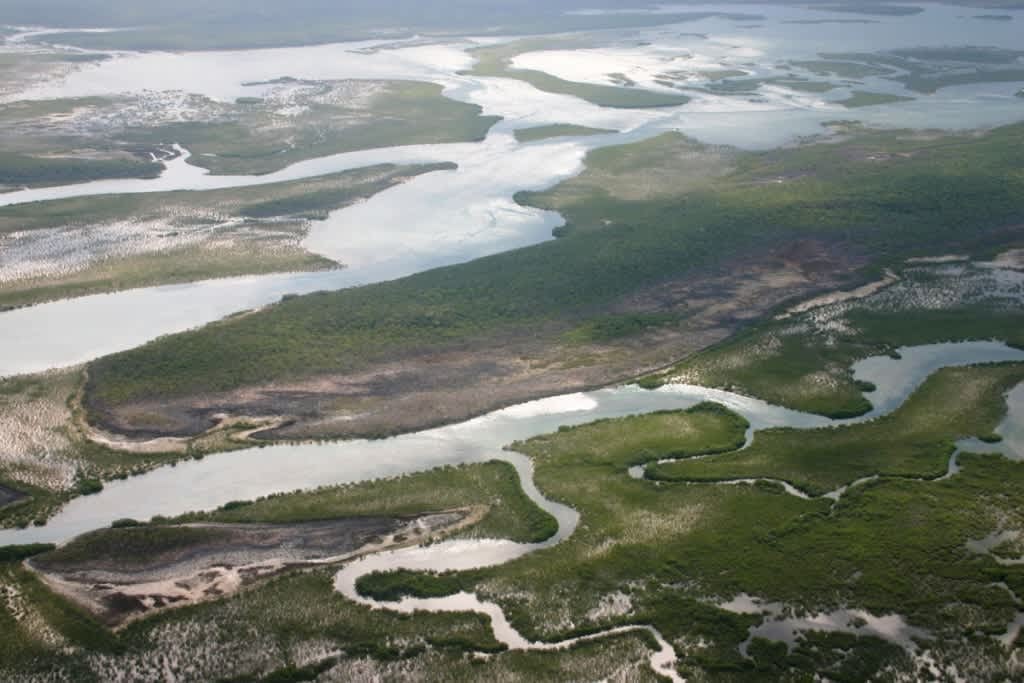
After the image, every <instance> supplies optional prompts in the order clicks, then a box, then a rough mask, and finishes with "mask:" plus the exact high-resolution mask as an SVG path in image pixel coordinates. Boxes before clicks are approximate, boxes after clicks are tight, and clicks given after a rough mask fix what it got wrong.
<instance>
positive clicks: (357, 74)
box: [0, 6, 1024, 376]
mask: <svg viewBox="0 0 1024 683" xmlns="http://www.w3.org/2000/svg"><path fill="white" fill-rule="evenodd" d="M688 9H692V10H693V11H697V12H701V11H715V9H716V8H714V7H711V6H693V7H692V8H688ZM757 12H758V13H760V14H763V15H764V17H765V18H764V21H763V23H762V24H760V25H758V26H756V27H753V26H746V25H743V24H742V22H741V23H740V24H737V23H736V21H733V20H730V19H727V18H724V17H708V18H705V19H702V20H699V21H692V22H686V23H684V24H677V25H674V26H663V27H652V28H647V29H640V30H629V31H619V32H616V31H611V32H605V33H602V34H601V35H602V36H603V37H602V38H601V39H600V40H601V41H608V42H609V43H610V44H612V45H615V46H618V47H614V48H609V49H599V50H596V51H595V52H594V54H593V55H592V56H591V57H592V58H589V59H587V60H582V61H581V60H579V59H575V60H574V59H572V58H571V55H570V56H568V57H567V56H566V55H565V54H563V53H559V52H551V51H549V52H543V51H542V52H538V53H535V54H534V55H533V57H532V58H531V59H533V60H534V61H533V62H528V64H529V65H532V66H533V67H543V68H545V69H547V70H549V71H551V72H552V73H556V74H559V73H561V74H563V75H565V76H569V77H573V78H577V79H579V80H582V81H594V80H595V79H596V80H600V78H603V75H602V74H595V73H592V72H593V69H594V68H597V67H596V66H595V65H597V64H600V65H603V66H601V67H600V68H605V67H607V68H608V69H611V70H613V71H619V72H624V73H629V74H630V75H631V77H635V78H636V79H637V82H638V83H642V84H645V85H647V86H648V87H651V88H654V89H658V88H659V87H662V86H658V85H657V83H655V82H654V81H652V80H651V78H652V75H651V73H649V72H650V70H651V69H652V68H653V67H652V65H655V66H657V65H661V66H660V67H659V68H664V64H665V63H667V62H666V61H665V60H682V59H684V58H685V59H686V60H687V61H688V63H691V64H693V65H699V66H701V68H704V67H705V66H707V67H717V68H728V67H736V66H740V67H742V68H743V69H747V70H750V72H751V74H752V75H753V76H754V77H759V76H765V75H769V74H770V73H772V72H773V69H774V66H773V65H774V64H775V63H776V62H777V61H779V60H785V59H801V58H802V59H811V58H815V57H816V55H817V53H818V52H821V51H839V50H849V51H861V50H879V49H892V48H897V47H912V46H914V45H915V44H916V43H914V44H909V43H907V40H908V35H915V34H914V33H912V32H911V33H908V30H907V27H908V26H910V25H911V24H913V25H914V26H920V25H923V24H922V22H924V25H927V27H928V29H927V31H928V35H929V36H932V37H933V38H934V39H935V40H938V41H939V42H940V43H942V44H955V43H959V42H962V41H964V40H968V39H970V40H973V41H975V42H976V43H977V44H984V45H991V46H996V47H1007V48H1014V47H1019V36H1018V35H1017V33H1016V32H1015V30H1014V28H1015V27H1014V26H1012V25H1006V26H1004V25H994V24H993V23H992V22H988V23H987V24H986V23H985V22H973V23H972V22H970V21H966V20H965V19H964V17H963V16H961V15H962V12H960V11H959V10H958V9H957V8H953V7H946V6H927V7H925V8H924V11H923V12H922V13H921V14H918V15H915V16H914V17H912V18H907V17H884V18H879V19H878V20H877V24H876V25H873V26H872V28H871V30H870V31H864V32H862V31H849V30H847V29H845V28H844V27H843V26H842V25H835V24H829V23H828V20H829V19H835V15H834V14H831V13H829V12H825V11H819V10H809V9H802V8H795V7H771V6H758V8H757ZM1007 12H1009V13H1012V14H1014V15H1015V16H1017V15H1019V16H1020V18H1024V12H1016V11H1011V10H1007ZM820 21H824V22H826V23H823V24H818V23H816V25H815V30H814V31H807V30H806V27H801V22H820ZM489 42H495V41H494V39H473V38H468V39H461V40H452V41H450V42H441V43H437V44H430V45H417V44H414V43H410V44H409V46H408V47H405V46H403V45H402V44H401V41H399V42H398V43H392V44H390V45H382V43H381V41H364V42H359V43H340V44H334V45H319V46H308V47H296V48H282V49H264V50H238V51H222V52H185V53H166V52H149V53H119V54H118V55H116V56H115V58H113V59H110V60H107V61H106V62H104V63H102V64H101V65H98V66H96V67H94V68H88V69H82V70H78V71H74V72H72V73H70V74H68V75H67V76H66V77H64V78H62V79H59V80H57V81H53V82H44V83H39V84H36V85H34V86H32V87H30V88H28V89H27V90H25V91H23V92H19V93H17V94H16V97H17V98H18V99H26V100H43V99H47V98H59V97H88V96H110V95H115V94H139V93H148V94H154V93H157V94H158V93H175V92H179V93H180V92H187V93H195V94H198V95H202V96H205V97H208V98H211V99H212V100H214V101H220V102H230V101H234V100H235V98H238V97H253V96H255V97H259V96H261V95H262V94H263V91H264V90H265V89H266V87H267V86H266V85H265V84H266V82H267V81H269V80H272V79H275V78H279V77H281V76H285V75H288V76H294V77H299V76H301V77H303V78H308V79H346V78H361V79H365V78H381V79H410V80H421V81H430V82H433V83H437V84H439V85H441V86H442V87H443V88H444V94H445V96H447V97H449V98H451V99H454V100H457V101H461V102H466V103H470V104H475V105H478V106H480V107H481V109H482V114H484V115H494V116H499V117H502V119H503V120H502V121H501V122H500V123H499V124H497V125H496V126H495V127H494V128H493V129H492V130H491V132H490V133H489V134H488V136H487V137H486V139H485V140H483V141H481V142H479V143H455V144H441V145H413V146H407V147H388V148H379V149H372V150H366V151H361V152H351V153H346V154H336V155H331V156H325V157H321V158H316V159H310V160H307V161H302V162H299V163H296V164H293V165H292V166H289V167H288V168H285V169H283V170H281V171H278V172H276V173H271V174H267V175H262V176H221V175H211V174H209V173H208V172H207V171H206V170H205V169H201V168H198V167H196V166H192V165H190V164H189V163H188V152H187V150H181V149H180V148H179V151H180V152H181V154H180V155H179V156H178V157H177V158H175V159H172V160H169V161H166V162H165V167H166V170H165V171H164V173H163V174H162V175H161V176H160V177H159V178H155V179H149V180H133V179H122V180H106V181H97V182H92V183H83V184H78V185H70V186H60V187H50V188H41V189H32V190H22V191H14V192H7V193H2V194H0V206H7V205H12V204H21V203H25V202H34V201H48V200H54V199H59V198H67V197H83V196H95V195H101V194H113V193H139V192H159V191H170V190H195V191H201V190H212V189H224V188H235V187H251V186H256V185H262V184H267V183H273V182H280V181H287V180H299V179H303V178H311V177H316V176H321V175H325V174H329V173H336V172H340V171H344V170H350V169H355V168H361V167H365V166H368V165H373V164H380V163H395V164H411V163H428V162H444V161H447V162H454V163H456V164H458V170H455V171H445V172H437V173H431V174H427V175H424V176H420V177H417V178H415V179H412V180H410V181H409V182H407V183H405V184H403V185H400V186H397V187H394V188H391V189H389V190H386V191H384V192H382V193H380V194H378V195H376V196H375V197H373V198H371V199H369V200H368V201H366V202H362V203H360V204H357V205H355V206H351V207H347V208H345V209H341V210H339V211H335V212H333V213H332V214H331V215H330V216H329V217H328V218H327V220H325V221H322V222H319V223H316V224H315V225H314V227H313V228H312V230H311V233H310V234H309V235H308V237H307V238H306V240H305V242H304V246H305V247H306V248H307V249H308V250H310V251H312V252H314V253H317V254H320V255H323V256H326V257H327V258H330V259H332V260H335V261H337V262H338V263H341V264H343V265H344V266H345V268H344V269H342V270H336V271H329V272H321V273H300V274H288V273H284V274H274V275H263V276H251V277H241V278H226V279H216V280H207V281H202V282H195V283H190V284H182V285H171V286H162V287H149V288H143V289H135V290H130V291H121V292H117V293H114V294H105V295H97V296H85V297H81V298H76V299H71V300H63V301H57V302H53V303H48V304H42V305H37V306H32V307H29V308H25V309H21V310H15V311H10V312H6V313H0V330H2V334H0V376H7V375H16V374H23V373H31V372H39V371H43V370H46V369H50V368H55V367H65V366H70V365H75V364H78V363H82V362H85V361H88V360H91V359H94V358H97V357H99V356H102V355H106V354H109V353H114V352H117V351H123V350H127V349H130V348H134V347H136V346H139V345H141V344H143V343H145V342H147V341H150V340H152V339H154V338H156V337H159V336H161V335H165V334H170V333H174V332H179V331H183V330H186V329H189V328H192V327H196V326H199V325H204V324H207V323H210V322H213V321H215V320H218V319H220V318H223V317H224V316H226V315H229V314H232V313H235V312H238V311H242V310H247V309H251V308H256V307H260V306H264V305H267V304H270V303H273V302H275V301H277V300H279V299H280V298H281V296H283V295H284V294H303V293H309V292H313V291H317V290H337V289H342V288H345V287H353V286H359V285H365V284H371V283H374V282H381V281H385V280H391V279H395V278H399V277H403V276H406V275H411V274H414V273H417V272H421V271H423V270H427V269H430V268H436V267H439V266H444V265H451V264H456V263H460V262H464V261H468V260H471V259H474V258H478V257H481V256H485V255H488V254H494V253H498V252H502V251H508V250H510V249H516V248H520V247H525V246H529V245H534V244H538V243H540V242H543V241H545V240H549V239H551V238H552V236H551V230H552V228H554V227H556V226H558V225H560V224H561V223H562V219H561V217H560V216H559V215H558V214H556V213H553V212H543V211H537V210H533V209H529V208H526V207H523V206H520V205H518V204H517V203H516V202H515V201H514V199H513V197H514V195H515V193H516V192H519V191H523V190H540V189H544V188H547V187H550V186H552V185H554V184H556V183H558V182H559V181H561V180H564V179H566V178H568V177H571V176H573V175H575V174H577V173H579V171H580V170H581V169H582V162H583V158H584V156H585V155H586V153H587V152H588V151H590V150H592V149H597V148H600V147H605V146H608V145H613V144H623V143H628V142H633V141H637V140H641V139H644V138H648V137H651V136H653V135H656V134H659V133H662V132H665V131H668V130H679V131H682V132H684V133H685V134H687V135H689V136H691V137H693V138H695V139H697V140H700V141H702V142H706V143H710V144H724V145H732V146H735V147H738V148H741V149H747V150H755V149H768V148H772V147H776V146H779V145H783V144H788V143H791V142H792V141H793V140H795V139H797V138H800V137H802V136H812V135H815V134H820V133H821V132H822V127H821V125H822V123H823V122H826V121H829V120H836V119H837V118H847V117H849V114H848V113H847V111H848V110H846V109H845V108H843V107H841V106H839V105H837V104H835V103H834V102H832V101H830V100H828V99H825V98H823V97H821V96H818V95H814V94H807V93H799V92H792V91H784V90H783V89H779V88H765V89H763V91H762V92H760V93H759V96H758V97H757V98H744V97H733V96H725V95H716V94H713V93H710V92H701V91H698V90H695V91H692V92H688V94H689V95H691V96H692V97H693V100H692V101H691V102H690V103H688V104H686V105H684V106H681V107H668V108H663V109H646V110H644V109H612V108H607V107H599V106H596V105H594V104H591V103H589V102H586V101H584V100H582V99H578V98H575V97H571V96H568V95H559V94H552V93H547V92H542V91H540V90H537V89H536V88H534V87H532V86H530V85H529V84H527V83H524V82H522V81H518V80H512V79H508V78H493V77H480V76H474V75H472V74H468V73H467V72H466V71H465V70H466V69H468V68H469V67H471V65H472V62H473V58H472V57H471V56H470V54H469V52H468V50H469V49H471V48H473V47H477V46H480V45H484V44H487V43H489ZM911 43H913V41H911ZM623 46H624V47H623ZM378 48H379V49H378ZM591 62H593V64H591ZM693 68H696V67H693ZM588 69H589V71H588ZM645 69H646V70H647V71H645ZM599 77H600V78H599ZM837 83H839V85H840V86H841V88H846V86H843V85H842V84H841V83H840V82H837ZM261 84H262V85H261ZM876 86H877V87H876ZM883 86H884V84H881V83H873V82H872V83H871V84H870V87H872V88H875V89H883V90H884V87H883ZM887 87H888V88H889V89H891V87H892V86H891V84H889V86H887ZM1014 87H1015V86H1014ZM1011 90H1012V88H1011V87H1010V86H1007V85H1006V84H974V85H967V86H958V87H952V88H946V89H942V90H940V91H938V92H937V93H934V94H932V95H928V96H927V97H918V98H917V99H915V100H913V101H908V102H899V103H893V104H889V105H885V106H878V107H867V108H863V109H858V110H857V112H856V119H857V120H859V121H862V122H864V123H865V124H868V125H874V126H881V127H892V126H901V127H914V128H932V129H935V128H939V129H947V130H955V129H962V128H965V127H966V128H979V127H987V126H995V125H1000V124H1005V123H1010V122H1013V121H1016V120H1019V118H1020V116H1021V111H1022V104H1021V101H1020V99H1019V98H1014V97H1012V96H1009V97H1007V96H1004V95H1005V92H1004V91H1006V92H1009V91H1011ZM11 97H14V95H12V96H11ZM8 99H9V98H8ZM157 101H159V97H157ZM168 106H170V105H168ZM566 122H572V123H575V124H579V125H585V126H590V127H595V128H604V129H610V130H616V131H620V132H618V133H615V134H608V135H599V136H595V137H589V138H560V139H553V140H544V141H540V142H533V143H527V144H520V143H518V142H517V141H516V140H515V138H514V136H513V133H514V131H515V130H517V129H521V128H527V127H531V126H537V125H544V124H557V123H566Z"/></svg>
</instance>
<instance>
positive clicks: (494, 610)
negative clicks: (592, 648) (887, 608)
mask: <svg viewBox="0 0 1024 683" xmlns="http://www.w3.org/2000/svg"><path fill="white" fill-rule="evenodd" d="M1001 361H1024V351H1021V350H1018V349H1013V348H1010V347H1008V346H1006V345H1004V344H1001V343H997V342H967V343H957V344H934V345H926V346H917V347H909V348H901V349H899V358H898V359H897V358H891V357H884V358H883V357H878V358H871V359H867V360H865V361H862V362H860V363H857V364H856V365H855V366H854V369H855V376H856V377H857V378H858V379H863V380H866V381H870V382H872V383H874V384H875V385H876V387H877V389H876V391H875V392H874V393H873V394H871V397H872V398H875V397H876V396H877V398H878V399H879V404H878V406H877V407H876V409H875V410H873V411H872V412H871V413H869V414H868V415H865V416H864V417H861V418H856V419H853V420H843V421H832V420H829V419H827V418H824V417H820V416H816V415H810V414H806V413H801V412H797V411H793V410H788V409H786V408H782V407H779V406H774V405H771V404H768V403H765V402H764V401H760V400H757V399H754V398H750V397H746V396H741V395H738V394H734V393H731V392H727V391H722V390H716V389H708V388H704V387H698V386H692V385H681V384H677V385H668V386H665V387H662V388H660V389H658V390H655V391H648V390H644V389H640V388H639V387H636V386H623V387H615V388H609V389H603V390H599V391H593V392H587V393H577V394H569V395H564V396H555V397H552V398H547V399H541V400H537V401H532V402H529V403H524V404H520V405H516V406H512V407H510V408H505V409H503V410H499V411H496V412H493V413H490V414H487V415H484V416H482V417H478V418H476V419H472V420H468V421H466V422H463V423H460V424H455V425H451V426H447V427H441V428H438V429H432V430H428V431H424V432H418V433H414V434H407V435H403V436H398V437H393V438H389V439H383V440H377V441H366V440H354V441H345V442H339V443H321V444H305V445H279V446H269V447H266V448H254V449H249V450H244V451H236V452H231V453H222V454H219V455H213V456H208V457H206V458H204V459H203V460H201V461H187V462H184V463H181V464H179V465H177V466H169V467H163V468H160V469H158V470H155V471H153V472H150V473H148V474H145V475H142V476H139V477H134V478H131V479H128V480H124V481H115V482H111V483H110V484H108V485H107V486H106V488H105V489H104V490H103V491H102V492H101V493H99V494H97V495H94V496H88V497H82V498H78V499H76V500H74V501H72V502H71V503H69V504H68V505H67V506H66V507H65V508H64V509H63V510H62V511H61V512H60V513H59V514H58V515H57V516H56V517H55V518H54V519H53V520H52V521H51V522H50V523H49V524H47V525H46V526H45V527H32V528H27V529H20V530H4V531H0V545H6V544H15V543H33V542H62V541H66V540H68V539H70V538H72V537H74V536H76V535H78V534H81V533H84V532H86V531H89V530H92V529H97V528H102V527H105V526H107V525H109V524H110V523H111V522H112V521H114V520H115V519H118V518H124V517H131V518H136V519H148V518H150V517H152V516H154V515H167V516H172V515H177V514H180V513H183V512H186V511H189V510H201V509H210V508H214V507H217V506H219V505H222V504H224V503H226V502H228V501H231V500H242V499H252V498H256V497H259V496H265V495H268V494H271V493H279V492H287V491H292V490H297V489H309V488H314V487H317V486H325V485H337V484H341V483H347V482H358V481H366V480H370V479H375V478H382V477H393V476H399V475H403V474H408V473H412V472H420V471H425V470H428V469H432V468H435V467H440V466H444V465H459V464H464V463H479V462H485V461H488V460H502V461H505V462H508V463H510V464H512V465H513V466H514V467H515V468H516V470H517V472H518V474H519V478H520V482H521V484H522V486H523V490H524V491H525V493H526V495H527V496H528V497H529V498H530V499H531V500H532V501H533V502H535V503H536V504H537V505H538V506H539V507H541V508H542V509H544V510H546V511H547V512H549V513H550V514H552V515H553V516H554V517H555V518H556V519H557V520H558V532H557V533H556V534H555V535H554V536H553V537H552V538H550V539H548V540H547V541H544V542H543V543H532V544H530V543H516V542H512V541H508V540H497V539H492V540H454V541H445V542H440V543H435V544H432V545H429V546H424V547H414V548H408V549H402V550H395V551H387V552H382V553H377V554H374V555H370V556H367V557H365V558H363V559H360V560H357V561H355V562H352V563H350V564H348V565H346V566H345V567H344V568H343V569H342V570H341V571H340V572H339V573H338V574H337V576H336V579H335V586H336V588H337V589H338V590H339V591H340V592H341V593H342V594H344V595H345V596H346V597H348V598H350V599H352V600H355V601H357V602H360V603H362V604H366V605H370V606H373V607H377V608H386V609H394V610H399V611H403V612H412V611H415V610H431V611H451V612H464V611H474V612H480V613H483V614H486V615H488V616H489V617H490V618H491V622H492V625H493V628H494V633H495V637H496V638H497V639H498V640H499V641H500V642H502V643H504V644H506V645H507V646H508V647H509V648H511V649H538V650H551V649H558V648H563V647H568V646H570V645H571V644H573V643H575V642H579V640H581V639H574V640H570V641H565V642H560V643H531V642H529V641H527V640H526V639H525V638H523V636H522V635H520V634H519V633H518V632H517V631H516V630H515V629H514V628H513V627H512V626H511V624H509V622H508V620H507V619H506V617H505V615H504V613H503V612H502V610H501V608H500V607H499V606H498V605H496V604H493V603H486V602H482V601H480V600H479V599H478V598H477V597H476V596H474V595H471V594H467V593H460V594H458V595H455V596H449V597H445V598H435V599H412V598H406V599H404V600H402V601H401V602H398V603H378V602H376V601H373V600H370V599H368V598H366V597H364V596H362V595H359V594H358V592H357V591H356V588H355V586H356V581H357V580H358V579H359V577H360V576H363V575H365V574H368V573H372V572H376V571H387V570H393V569H410V570H432V571H453V570H466V569H471V568H480V567H489V566H496V565H500V564H503V563H505V562H508V561H511V560H514V559H516V558H519V557H522V556H524V555H526V554H529V553H531V552H535V551H537V550H540V549H543V548H549V547H551V546H554V545H557V544H558V543H561V542H562V541H563V540H565V539H566V538H568V537H569V536H571V535H572V533H573V532H574V531H575V528H576V526H577V524H578V522H579V515H578V513H577V512H576V511H575V510H573V509H571V508H569V507H567V506H565V505H562V504H559V503H556V502H554V501H550V500H548V499H547V498H545V497H544V495H543V494H542V493H541V492H540V491H539V490H538V489H537V487H536V485H535V483H534V480H533V466H532V463H531V461H530V460H529V458H527V457H525V456H523V455H521V454H518V453H514V452H510V451H506V450H503V447H504V446H506V445H508V444H509V443H511V442H513V441H516V440H522V439H528V438H530V437H533V436H537V435H540V434H544V433H548V432H552V431H555V430H557V429H558V428H559V427H561V426H564V425H578V424H584V423H587V422H591V421H594V420H597V419H602V418H611V417H620V416H625V415H631V414H640V413H646V412H651V411H655V410H667V409H684V408H688V407H690V406H693V405H695V404H697V403H699V402H702V401H715V402H718V403H721V404H722V405H725V406H727V407H729V408H730V409H732V410H734V411H736V412H737V413H739V414H741V415H743V416H744V417H745V418H747V420H749V421H750V424H751V429H750V432H749V434H748V439H749V438H753V436H754V433H755V432H756V431H757V430H760V429H766V428H770V427H792V428H799V429H811V428H820V427H827V426H838V425H841V424H851V423H855V422H860V421H864V420H868V419H872V418H874V417H877V416H878V415H879V414H883V413H887V412H891V411H892V410H894V409H895V408H897V407H898V406H899V405H900V404H902V402H903V401H904V400H905V399H906V398H907V396H909V395H910V394H911V393H912V392H913V391H914V390H915V389H916V388H917V387H918V386H920V384H921V383H922V382H923V381H924V380H925V379H926V378H927V377H928V375H930V374H931V373H932V372H934V371H935V370H937V369H939V368H942V367H949V366H962V365H970V364H976V363H988V362H1001ZM1009 401H1010V411H1009V413H1008V417H1007V420H1006V422H1005V423H1004V424H1003V425H1002V426H1000V428H999V430H998V431H999V432H1000V433H1001V434H1003V435H1004V436H1007V437H1009V438H1007V442H1006V443H1005V444H1004V445H1003V446H1002V450H1003V452H1005V453H1006V454H1007V455H1009V456H1011V457H1018V458H1019V457H1024V451H1022V452H1016V451H1015V449H1016V448H1017V447H1019V446H1020V443H1019V440H1018V439H1016V436H1019V434H1020V433H1021V429H1022V426H1024V386H1022V387H1019V388H1018V389H1017V390H1015V391H1013V392H1011V394H1010V395H1009ZM952 466H953V463H951V467H952ZM951 471H952V470H951ZM723 483H724V484H728V483H729V482H723ZM791 493H793V494H794V495H802V494H800V492H798V491H795V490H794V491H791ZM886 618H888V617H886ZM808 623H809V624H810V625H811V626H813V625H814V624H813V623H811V622H808ZM829 623H831V622H829ZM901 623H902V622H901ZM791 626H793V628H797V627H799V624H796V625H791ZM765 628H766V629H768V631H770V630H771V629H770V628H769V627H767V626H766V627H765ZM772 628H776V629H778V628H780V627H778V626H777V625H776V626H774V627H772ZM629 631H645V632H648V633H650V634H651V635H652V636H653V637H654V638H655V640H656V641H657V642H658V644H659V648H658V650H657V651H655V652H654V653H653V655H652V656H651V666H652V667H653V668H654V669H655V670H656V671H658V672H660V673H662V674H664V675H666V676H669V677H671V678H673V680H679V679H678V676H677V674H676V673H675V671H674V668H673V665H674V663H675V659H676V656H675V652H674V650H673V649H672V647H671V646H670V645H669V644H668V643H667V642H666V641H665V640H664V638H663V637H662V636H661V635H660V634H659V633H658V632H657V631H655V630H654V629H652V628H650V627H648V626H633V627H625V628H617V629H612V630H609V631H605V632H602V633H598V634H594V635H591V636H587V637H585V638H583V639H582V640H591V639H594V638H600V637H606V636H609V635H614V634H618V633H624V632H629ZM768 631H765V633H768ZM900 634H903V631H900ZM901 637H902V635H901Z"/></svg>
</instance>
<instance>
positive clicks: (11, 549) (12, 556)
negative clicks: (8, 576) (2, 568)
mask: <svg viewBox="0 0 1024 683" xmlns="http://www.w3.org/2000/svg"><path fill="white" fill-rule="evenodd" d="M56 547H57V546H55V545H53V544H52V543H30V544H28V545H5V546H0V562H18V561H19V560H26V559H28V558H30V557H33V556H35V555H40V554H42V553H45V552H49V551H51V550H54V549H55V548H56Z"/></svg>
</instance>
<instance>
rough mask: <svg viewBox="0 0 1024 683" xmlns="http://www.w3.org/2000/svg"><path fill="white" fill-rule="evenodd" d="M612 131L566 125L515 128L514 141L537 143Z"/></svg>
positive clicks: (611, 131) (610, 131)
mask: <svg viewBox="0 0 1024 683" xmlns="http://www.w3.org/2000/svg"><path fill="white" fill-rule="evenodd" d="M614 132H615V131H613V130H607V129H605V128H588V127H587V126H576V125H572V124H568V123H561V124H552V125H550V126H535V127H533V128H517V129H516V131H515V136H516V140H518V141H519V142H537V141H539V140H549V139H551V138H561V137H578V136H582V135H603V134H605V133H614Z"/></svg>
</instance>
